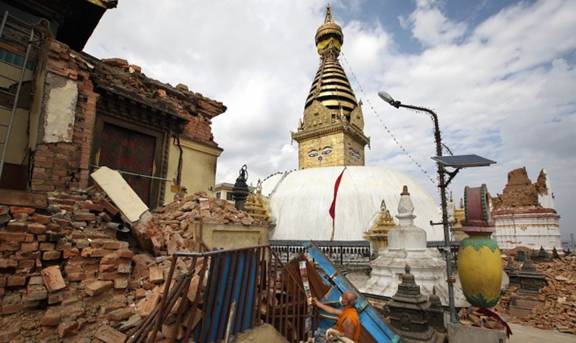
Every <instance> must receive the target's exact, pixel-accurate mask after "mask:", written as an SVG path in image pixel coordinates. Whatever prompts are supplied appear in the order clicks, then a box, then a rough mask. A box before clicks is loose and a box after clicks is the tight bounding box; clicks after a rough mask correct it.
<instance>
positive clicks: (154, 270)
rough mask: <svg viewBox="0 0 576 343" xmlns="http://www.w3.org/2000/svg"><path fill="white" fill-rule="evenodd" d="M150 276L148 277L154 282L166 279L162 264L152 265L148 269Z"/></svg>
mask: <svg viewBox="0 0 576 343" xmlns="http://www.w3.org/2000/svg"><path fill="white" fill-rule="evenodd" d="M148 272H149V277H148V279H149V280H150V282H152V283H161V282H163V281H164V270H163V269H162V267H160V266H151V267H150V268H149V269H148Z"/></svg>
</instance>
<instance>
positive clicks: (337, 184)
mask: <svg viewBox="0 0 576 343" xmlns="http://www.w3.org/2000/svg"><path fill="white" fill-rule="evenodd" d="M345 170H346V167H344V169H342V172H341V173H340V175H338V178H337V179H336V182H335V183H334V197H333V198H332V204H331V205H330V210H328V213H329V214H330V217H332V239H334V222H335V220H336V197H337V196H338V188H340V181H342V175H344V171H345Z"/></svg>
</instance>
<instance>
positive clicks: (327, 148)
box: [308, 145, 333, 160]
mask: <svg viewBox="0 0 576 343" xmlns="http://www.w3.org/2000/svg"><path fill="white" fill-rule="evenodd" d="M332 151H333V149H332V147H331V146H329V145H327V146H325V147H323V148H322V149H321V150H320V151H318V150H316V149H312V150H310V151H308V157H312V158H316V157H317V158H318V159H319V160H321V159H322V156H328V155H330V154H331V153H332Z"/></svg>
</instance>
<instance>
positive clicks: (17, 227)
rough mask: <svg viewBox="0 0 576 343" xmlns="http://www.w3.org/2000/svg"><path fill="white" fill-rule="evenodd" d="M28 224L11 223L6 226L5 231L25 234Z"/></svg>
mask: <svg viewBox="0 0 576 343" xmlns="http://www.w3.org/2000/svg"><path fill="white" fill-rule="evenodd" d="M27 228H28V224H26V223H24V222H17V221H11V222H9V223H8V225H7V226H6V231H8V232H26V231H27Z"/></svg>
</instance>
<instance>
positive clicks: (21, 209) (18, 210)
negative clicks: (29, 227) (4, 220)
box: [10, 206, 36, 215]
mask: <svg viewBox="0 0 576 343" xmlns="http://www.w3.org/2000/svg"><path fill="white" fill-rule="evenodd" d="M35 211H36V210H35V209H33V208H32V207H17V206H11V207H10V213H12V215H14V214H17V213H26V214H28V215H31V214H34V212H35Z"/></svg>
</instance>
